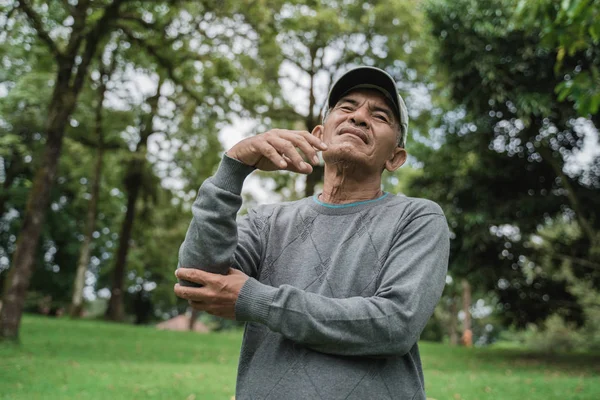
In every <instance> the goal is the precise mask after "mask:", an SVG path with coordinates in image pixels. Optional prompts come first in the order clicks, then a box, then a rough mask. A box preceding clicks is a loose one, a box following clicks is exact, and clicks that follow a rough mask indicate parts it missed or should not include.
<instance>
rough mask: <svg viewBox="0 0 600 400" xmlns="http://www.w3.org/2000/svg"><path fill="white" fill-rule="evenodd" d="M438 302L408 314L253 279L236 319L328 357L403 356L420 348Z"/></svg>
mask: <svg viewBox="0 0 600 400" xmlns="http://www.w3.org/2000/svg"><path fill="white" fill-rule="evenodd" d="M415 300H417V299H415ZM436 302H437V298H435V296H431V298H430V299H429V303H430V304H418V305H415V307H410V308H403V307H401V306H400V304H399V302H398V301H396V299H393V298H391V299H390V298H384V297H379V296H373V297H367V298H364V297H352V298H347V299H336V298H328V297H325V296H321V295H318V294H314V293H308V292H305V291H302V290H300V289H297V288H294V287H292V286H288V285H283V286H281V287H279V288H272V287H270V286H266V285H263V284H261V283H259V282H257V281H256V280H252V279H251V280H249V281H248V282H246V284H245V285H244V287H243V288H242V291H241V293H240V297H239V299H238V305H237V306H236V317H237V318H238V319H241V320H250V321H253V322H259V323H262V324H265V325H266V326H268V327H269V329H271V330H272V331H274V332H278V333H280V334H281V335H283V336H284V337H286V338H288V339H290V340H293V341H295V342H298V343H301V344H304V345H306V346H307V347H310V348H312V349H314V350H317V351H320V352H323V353H329V354H337V355H352V356H377V355H403V354H406V353H407V352H408V351H409V350H410V349H411V348H412V346H413V345H414V344H415V343H416V342H417V340H418V338H419V335H420V333H421V330H422V329H423V327H424V325H425V324H426V322H427V320H428V319H429V317H430V315H431V312H432V311H433V307H435V303H436Z"/></svg>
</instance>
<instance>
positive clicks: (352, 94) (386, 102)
mask: <svg viewBox="0 0 600 400" xmlns="http://www.w3.org/2000/svg"><path fill="white" fill-rule="evenodd" d="M348 100H351V101H354V102H357V103H359V104H362V103H363V102H365V101H368V102H370V103H372V104H373V105H374V106H376V107H380V108H382V109H385V110H386V111H387V112H389V113H390V115H393V116H394V118H395V120H396V122H398V116H397V115H396V114H397V112H394V110H395V107H394V103H392V101H391V100H390V99H389V98H388V97H387V96H386V95H384V94H383V93H382V92H380V91H379V90H377V89H366V88H357V89H350V90H349V91H348V92H346V93H344V95H342V96H341V97H340V99H339V100H338V101H337V103H336V106H337V105H339V104H341V103H342V102H344V101H348Z"/></svg>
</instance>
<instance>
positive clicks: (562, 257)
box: [552, 254, 600, 271]
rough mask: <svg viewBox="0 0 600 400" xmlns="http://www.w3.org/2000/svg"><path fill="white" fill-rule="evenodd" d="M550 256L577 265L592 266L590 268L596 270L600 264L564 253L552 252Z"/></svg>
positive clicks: (599, 267) (599, 268)
mask: <svg viewBox="0 0 600 400" xmlns="http://www.w3.org/2000/svg"><path fill="white" fill-rule="evenodd" d="M552 257H553V258H556V259H559V260H566V261H570V262H572V263H573V264H577V265H580V266H582V267H588V268H592V269H597V270H599V271H600V264H597V263H595V262H592V261H589V260H585V259H583V258H578V257H573V256H568V255H566V254H554V255H552Z"/></svg>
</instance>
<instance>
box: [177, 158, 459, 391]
mask: <svg viewBox="0 0 600 400" xmlns="http://www.w3.org/2000/svg"><path fill="white" fill-rule="evenodd" d="M252 171H253V168H252V167H249V166H247V165H245V164H242V163H241V162H239V161H237V160H234V159H232V158H229V157H227V156H224V157H223V160H222V162H221V164H220V166H219V169H218V170H217V172H216V174H215V175H214V176H213V177H211V178H209V179H207V180H206V181H205V182H204V183H203V184H202V186H201V187H200V190H199V192H198V197H197V199H196V201H195V202H194V204H193V207H192V213H193V219H192V222H191V224H190V227H189V229H188V232H187V235H186V238H185V241H184V243H183V244H182V246H181V249H180V253H179V266H181V267H192V268H200V269H203V270H205V271H209V272H214V273H221V274H226V273H227V270H228V268H229V267H234V268H237V269H240V270H241V271H243V272H245V273H246V274H247V275H249V276H250V279H248V280H247V281H246V283H245V284H244V286H243V287H242V289H241V292H240V294H239V297H238V300H237V302H236V306H235V314H236V319H237V320H239V321H245V322H246V327H245V332H244V338H243V343H242V349H241V354H240V360H239V367H238V378H237V386H236V400H245V399H277V400H278V399H303V400H304V399H408V400H410V399H425V389H424V386H425V385H424V377H423V371H422V368H421V360H420V356H419V348H418V345H417V341H418V339H419V335H420V334H421V331H422V330H423V328H424V327H425V324H426V323H427V321H428V319H429V318H430V316H431V314H432V313H433V309H434V307H435V305H436V303H437V302H438V300H439V298H440V296H441V293H442V290H443V287H444V282H445V277H446V272H447V266H448V251H449V232H448V226H447V223H446V219H445V217H444V215H443V213H442V210H441V209H440V207H439V206H438V205H437V204H435V203H433V202H431V201H428V200H423V199H416V198H409V197H405V196H395V195H392V194H387V193H386V194H384V195H383V196H381V197H380V198H378V199H375V200H370V201H362V202H357V203H351V204H344V205H333V204H325V203H322V202H320V201H319V200H318V199H317V198H316V197H309V198H305V199H302V200H299V201H295V202H288V203H281V204H274V205H264V206H259V207H257V208H256V209H253V210H251V211H250V212H249V213H248V214H247V215H245V216H244V217H241V218H239V219H238V220H237V221H236V216H237V213H238V211H239V209H240V207H241V205H242V197H241V195H240V193H241V189H242V185H243V181H244V179H245V177H246V176H247V175H248V174H249V173H251V172H252Z"/></svg>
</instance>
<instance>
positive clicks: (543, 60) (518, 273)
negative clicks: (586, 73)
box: [411, 0, 600, 326]
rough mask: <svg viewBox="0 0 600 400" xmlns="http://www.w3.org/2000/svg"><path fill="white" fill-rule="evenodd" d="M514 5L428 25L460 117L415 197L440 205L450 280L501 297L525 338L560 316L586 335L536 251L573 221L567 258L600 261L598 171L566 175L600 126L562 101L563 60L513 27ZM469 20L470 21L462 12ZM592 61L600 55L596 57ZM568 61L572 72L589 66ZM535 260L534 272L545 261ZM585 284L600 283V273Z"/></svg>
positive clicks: (453, 112)
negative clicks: (550, 227) (545, 231)
mask: <svg viewBox="0 0 600 400" xmlns="http://www.w3.org/2000/svg"><path fill="white" fill-rule="evenodd" d="M514 4H515V3H514V2H512V1H509V0H507V1H502V2H492V1H470V0H461V1H457V2H456V1H455V2H447V1H433V2H430V3H429V4H428V8H427V14H428V17H429V19H430V22H431V26H432V34H433V36H434V37H435V38H437V40H438V47H437V48H436V50H435V51H436V60H437V63H439V65H440V66H441V67H442V70H443V72H444V74H445V75H444V76H445V79H447V82H448V87H449V88H450V90H449V94H450V97H451V100H452V101H453V103H454V104H455V105H454V106H451V107H448V108H446V112H445V113H443V114H442V115H441V118H440V120H438V122H439V125H440V126H439V127H438V128H437V129H435V130H432V137H433V136H436V135H437V137H438V138H437V140H438V144H439V146H437V147H438V148H431V147H429V148H426V147H422V148H420V150H419V151H420V154H418V158H419V160H420V161H421V162H423V164H424V165H423V170H422V174H421V175H420V176H419V177H417V178H416V179H415V180H414V181H413V182H412V185H411V186H412V188H411V193H414V194H417V195H420V196H424V197H428V198H431V199H433V200H436V201H438V202H439V203H440V204H442V206H443V208H444V210H445V212H446V215H447V217H448V219H449V222H450V226H451V229H452V231H453V235H454V240H453V241H452V252H451V254H452V256H451V264H450V273H451V274H452V275H453V276H455V277H459V278H460V277H468V278H469V281H470V282H471V283H472V284H473V285H474V287H475V285H477V287H479V288H482V287H485V288H487V289H488V290H492V291H494V293H495V294H496V296H497V297H498V299H499V306H500V307H502V309H501V311H502V313H503V316H504V318H505V320H506V322H509V323H515V324H517V325H518V326H524V325H525V324H526V323H527V322H539V321H542V320H544V319H545V317H546V316H548V315H549V314H550V313H553V312H556V311H557V310H563V311H564V312H565V314H568V318H569V319H571V320H573V321H576V322H577V323H580V324H581V323H583V314H582V309H581V304H579V303H578V302H577V300H576V298H575V296H574V295H573V293H571V292H570V291H569V290H568V288H567V284H566V282H565V281H564V280H557V279H553V275H554V274H553V270H554V268H553V265H551V264H550V265H549V264H547V263H541V262H539V258H538V256H539V255H538V254H537V253H536V251H535V250H534V249H533V248H532V247H531V244H530V242H529V240H530V239H531V238H534V239H533V240H535V236H536V235H538V234H539V231H540V228H541V227H543V226H544V225H546V224H548V223H549V222H550V221H553V220H561V219H563V218H566V219H567V220H570V221H576V223H577V224H578V225H579V226H580V228H581V236H580V237H579V238H578V240H577V241H576V244H574V243H573V245H572V246H571V247H569V248H564V253H562V254H563V255H565V256H567V257H576V258H579V259H590V258H591V259H594V257H596V256H595V255H594V254H595V250H594V249H595V248H596V244H595V243H596V240H597V237H598V229H599V228H600V227H599V226H598V216H597V212H596V210H598V209H600V208H599V205H600V204H599V201H600V199H599V198H598V196H597V195H596V194H597V189H598V187H599V186H598V175H599V174H600V170H599V169H597V168H596V167H595V166H591V167H590V168H589V169H587V170H583V171H579V172H576V173H568V172H567V171H568V170H567V169H566V167H565V166H566V165H567V162H568V159H569V157H572V156H573V155H574V154H576V153H577V152H578V151H580V150H581V147H582V146H583V143H584V141H583V137H584V135H585V129H586V128H582V126H587V127H591V128H592V129H593V121H592V119H590V120H587V121H586V120H581V119H577V117H578V113H577V112H576V110H575V109H574V104H573V103H572V102H561V101H560V99H559V98H558V97H557V95H556V94H555V92H554V88H555V87H556V85H557V84H560V82H561V81H562V79H563V78H562V77H557V76H556V74H555V71H554V64H555V60H556V53H554V52H552V51H548V49H547V48H546V47H545V46H543V45H542V44H541V42H540V32H539V31H538V30H536V29H535V27H529V28H528V29H524V28H523V27H522V26H516V25H515V24H514V14H513V11H512V10H513V9H514V7H513V6H514ZM466 9H468V10H469V13H465V12H464V10H466ZM590 51H595V50H590ZM588 52H589V51H588V50H586V51H584V52H576V53H574V54H573V55H572V56H565V57H564V59H563V63H564V65H570V66H575V65H577V64H578V63H579V62H582V61H581V60H584V59H587V56H588ZM536 260H537V261H536ZM576 275H577V276H579V277H580V278H585V279H588V280H592V281H594V282H598V279H600V277H599V275H598V274H597V273H594V272H593V271H590V270H589V269H588V268H578V270H577V272H576Z"/></svg>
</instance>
